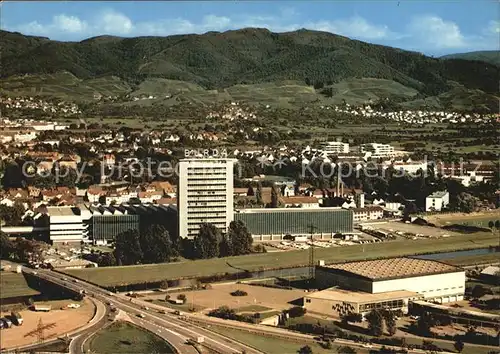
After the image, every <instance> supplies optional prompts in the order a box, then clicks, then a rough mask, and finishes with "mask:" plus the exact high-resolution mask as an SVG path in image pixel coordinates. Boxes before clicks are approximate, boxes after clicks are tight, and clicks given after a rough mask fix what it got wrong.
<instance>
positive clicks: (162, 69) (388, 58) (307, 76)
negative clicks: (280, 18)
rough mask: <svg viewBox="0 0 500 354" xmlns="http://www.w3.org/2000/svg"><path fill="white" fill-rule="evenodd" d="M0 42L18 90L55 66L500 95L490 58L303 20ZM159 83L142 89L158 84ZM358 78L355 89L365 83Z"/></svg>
mask: <svg viewBox="0 0 500 354" xmlns="http://www.w3.org/2000/svg"><path fill="white" fill-rule="evenodd" d="M0 46H1V47H2V58H1V64H2V70H1V79H2V86H4V91H6V90H7V91H8V90H11V89H12V90H13V91H16V90H18V92H20V91H19V87H22V86H23V85H24V86H29V85H30V83H29V82H28V81H29V80H33V77H42V79H40V80H39V83H40V82H41V84H43V82H44V80H45V81H46V79H45V78H43V75H49V74H50V75H52V74H57V73H61V72H64V73H69V74H70V75H72V77H74V81H75V83H74V85H77V84H78V83H76V81H79V80H80V81H81V80H83V81H81V82H84V81H85V80H87V82H88V81H89V80H94V81H95V80H103V78H105V79H104V80H108V78H109V80H115V81H119V83H118V82H111V84H112V85H113V86H120V87H121V88H122V91H120V94H123V93H130V92H133V91H134V90H135V89H137V88H138V87H140V85H141V84H142V83H144V82H146V81H148V80H149V81H151V80H169V81H168V82H175V83H179V82H183V83H185V84H187V85H189V90H191V91H193V90H194V91H196V90H198V91H200V90H212V91H211V92H212V93H213V92H215V93H220V92H224V91H226V89H228V88H230V87H232V86H235V85H263V84H267V83H279V82H285V81H293V82H295V83H297V82H298V83H301V85H304V86H307V87H311V88H314V89H315V90H316V91H318V92H320V91H321V90H323V89H325V88H328V87H332V89H329V90H327V91H326V96H330V97H332V96H335V95H336V94H338V93H339V91H343V90H342V89H340V88H338V87H337V88H336V86H335V85H337V86H338V84H339V83H343V82H344V81H346V80H359V79H366V78H371V79H381V80H384V81H383V82H394V83H395V84H397V85H403V86H404V87H405V89H408V90H412V91H414V92H415V94H414V95H412V97H411V99H412V100H421V99H424V98H426V97H432V96H438V95H442V94H445V93H447V92H449V91H450V90H452V89H454V90H456V88H457V86H458V87H460V89H461V90H462V91H461V92H462V94H464V95H468V90H471V92H473V94H474V96H475V97H477V96H478V95H479V96H481V95H483V93H484V94H485V95H486V96H487V97H488V98H487V99H488V100H489V103H490V104H491V102H494V99H493V100H492V98H494V97H496V96H498V80H499V76H500V67H499V66H497V65H494V64H491V63H486V62H482V61H476V60H464V59H439V58H431V57H428V56H425V55H423V54H420V53H416V52H410V51H404V50H400V49H396V48H391V47H387V46H381V45H374V44H370V43H365V42H361V41H357V40H351V39H349V38H346V37H342V36H339V35H335V34H332V33H327V32H318V31H310V30H298V31H294V32H287V33H273V32H270V31H269V30H266V29H258V28H246V29H241V30H233V31H227V32H223V33H219V32H208V33H205V34H202V35H194V34H189V35H174V36H168V37H137V38H120V37H111V36H101V37H94V38H90V39H86V40H83V41H81V42H58V41H52V40H49V39H47V38H43V37H33V36H25V35H23V34H20V33H13V32H6V31H1V32H0ZM25 74H30V77H31V78H30V79H29V80H28V79H26V80H28V81H26V80H24V79H22V78H21V79H20V75H25ZM53 77H54V76H52V78H53ZM13 78H14V79H13ZM12 80H14V81H15V84H14V83H12V82H14V81H12ZM23 80H24V82H23V83H20V81H23ZM172 80H174V81H172ZM35 81H36V80H35ZM81 82H80V84H81ZM52 84H53V83H52ZM101 84H102V82H101ZM163 84H164V83H163ZM61 85H62V83H61ZM150 86H151V85H150ZM157 86H158V85H156V86H155V88H153V89H152V88H151V87H150V88H149V90H150V91H151V90H152V91H155V90H159V91H160V92H159V94H163V92H161V91H162V89H161V88H158V87H157ZM159 86H161V85H159ZM358 86H359V85H358ZM362 86H363V85H361V87H356V90H357V91H360V90H361V91H362V90H363V87H362ZM192 87H195V89H192ZM92 89H93V88H92ZM54 90H55V91H57V89H54ZM214 90H217V91H214ZM396 91H398V90H396ZM399 91H400V90H399ZM464 92H465V93H464ZM56 93H57V92H56ZM155 93H157V92H152V94H155ZM226 93H227V92H226ZM383 95H384V93H379V94H378V96H383ZM405 99H408V98H405Z"/></svg>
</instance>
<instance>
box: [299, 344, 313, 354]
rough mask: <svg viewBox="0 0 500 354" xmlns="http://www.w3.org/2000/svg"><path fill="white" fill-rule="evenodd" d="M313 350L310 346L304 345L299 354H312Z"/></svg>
mask: <svg viewBox="0 0 500 354" xmlns="http://www.w3.org/2000/svg"><path fill="white" fill-rule="evenodd" d="M312 352H313V351H312V349H311V347H310V346H308V345H304V346H303V347H302V348H300V349H299V350H298V351H297V353H299V354H312Z"/></svg>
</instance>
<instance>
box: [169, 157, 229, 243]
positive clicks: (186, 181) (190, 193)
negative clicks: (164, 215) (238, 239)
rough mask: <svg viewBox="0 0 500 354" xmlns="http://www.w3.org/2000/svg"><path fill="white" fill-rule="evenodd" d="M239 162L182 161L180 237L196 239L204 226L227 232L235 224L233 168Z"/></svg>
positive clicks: (226, 160) (223, 160)
mask: <svg viewBox="0 0 500 354" xmlns="http://www.w3.org/2000/svg"><path fill="white" fill-rule="evenodd" d="M236 161H237V160H236V159H222V158H187V159H182V160H180V161H179V184H178V188H177V208H178V214H179V236H180V237H183V238H193V237H194V236H195V235H197V234H198V232H199V229H200V225H201V224H203V223H210V224H213V225H214V226H215V227H217V228H218V229H220V230H221V232H223V233H226V231H227V228H228V227H229V224H230V223H231V221H233V215H234V209H233V168H234V163H235V162H236Z"/></svg>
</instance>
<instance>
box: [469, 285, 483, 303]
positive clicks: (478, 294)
mask: <svg viewBox="0 0 500 354" xmlns="http://www.w3.org/2000/svg"><path fill="white" fill-rule="evenodd" d="M484 295H486V289H485V288H484V286H482V285H480V284H478V285H475V286H474V287H473V288H472V291H471V296H472V297H473V298H474V299H476V300H477V299H479V298H482V297H483V296H484Z"/></svg>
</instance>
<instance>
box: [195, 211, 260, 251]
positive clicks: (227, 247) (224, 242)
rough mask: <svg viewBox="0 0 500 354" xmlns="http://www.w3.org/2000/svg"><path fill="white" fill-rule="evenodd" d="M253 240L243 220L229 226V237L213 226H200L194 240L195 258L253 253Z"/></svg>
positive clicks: (233, 222) (207, 224)
mask: <svg viewBox="0 0 500 354" xmlns="http://www.w3.org/2000/svg"><path fill="white" fill-rule="evenodd" d="M252 243H253V238H252V235H251V234H250V232H249V231H248V229H247V227H246V226H245V224H244V223H243V222H242V221H241V220H237V221H232V222H231V224H229V228H228V231H227V235H223V234H222V233H221V231H220V229H218V228H217V227H215V226H214V225H213V224H209V223H205V224H202V225H201V226H200V231H199V233H198V234H197V235H196V236H195V237H194V239H193V258H195V259H207V258H215V257H228V256H240V255H244V254H249V253H252V252H253V248H252Z"/></svg>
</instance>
